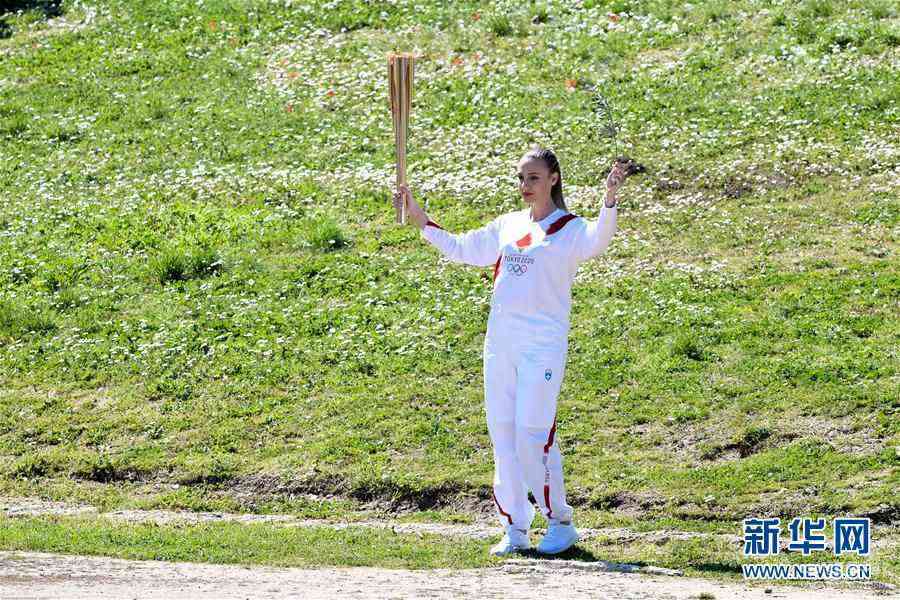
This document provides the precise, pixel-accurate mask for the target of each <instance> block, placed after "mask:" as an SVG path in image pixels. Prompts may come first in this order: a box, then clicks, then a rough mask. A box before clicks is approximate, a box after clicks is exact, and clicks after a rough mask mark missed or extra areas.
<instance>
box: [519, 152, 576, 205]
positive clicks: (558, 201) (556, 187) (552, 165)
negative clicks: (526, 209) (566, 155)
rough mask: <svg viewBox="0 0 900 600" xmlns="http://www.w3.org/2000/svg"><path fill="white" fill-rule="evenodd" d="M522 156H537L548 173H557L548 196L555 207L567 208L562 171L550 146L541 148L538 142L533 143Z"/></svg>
mask: <svg viewBox="0 0 900 600" xmlns="http://www.w3.org/2000/svg"><path fill="white" fill-rule="evenodd" d="M522 158H537V159H540V160H542V161H544V164H545V165H547V168H548V169H549V170H550V173H551V174H553V173H557V174H558V175H559V177H557V179H556V183H555V184H553V187H552V188H551V189H550V198H551V199H552V200H553V204H555V205H556V208H561V209H563V210H565V211H568V210H569V209H567V208H566V202H565V200H563V195H562V171H560V169H559V160H557V158H556V154H554V153H553V150H551V149H550V148H543V147H541V146H540V145H538V144H535V145H534V146H532V147H531V149H530V150H529V151H528V152H526V153H525V156H523V157H522Z"/></svg>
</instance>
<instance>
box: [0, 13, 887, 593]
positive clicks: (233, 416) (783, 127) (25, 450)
mask: <svg viewBox="0 0 900 600" xmlns="http://www.w3.org/2000/svg"><path fill="white" fill-rule="evenodd" d="M48 6H49V5H48ZM312 6H313V5H312V4H301V3H293V4H292V5H288V6H285V3H267V4H261V3H253V2H249V1H245V0H228V1H226V0H213V1H210V2H205V3H204V4H203V5H202V7H198V6H197V5H196V4H195V3H187V2H180V1H176V0H171V1H166V2H153V3H133V2H123V1H117V0H103V1H98V2H95V3H86V4H82V3H79V2H72V1H64V2H62V4H61V6H60V10H59V13H60V14H59V16H57V14H56V13H55V12H54V11H53V10H49V9H48V7H47V6H44V5H43V4H38V5H37V7H36V8H34V9H28V10H24V11H20V12H16V13H8V14H5V15H2V16H0V198H3V202H0V458H2V460H0V490H5V491H6V493H21V494H26V493H27V494H32V495H47V496H52V497H55V498H58V499H91V500H92V501H95V503H103V505H104V506H124V505H140V506H142V507H148V508H149V507H154V506H159V507H184V508H191V509H196V510H203V509H211V510H246V511H262V512H265V511H280V510H281V511H291V512H296V513H297V514H302V515H308V516H317V515H318V516H321V515H325V514H330V515H335V516H343V517H347V518H357V517H359V515H362V514H366V511H367V510H369V511H371V510H377V511H387V512H391V511H397V510H400V509H403V510H412V511H428V512H427V513H426V514H428V515H433V516H434V518H437V519H442V520H450V521H452V520H455V519H460V518H465V513H466V510H465V509H460V508H459V507H460V506H471V505H473V504H477V505H479V506H483V507H484V506H488V507H489V504H490V482H491V476H492V468H493V466H492V454H491V448H490V441H489V439H488V436H487V430H486V426H485V424H484V418H483V409H482V381H481V343H482V341H483V334H484V328H485V320H486V317H487V314H488V310H489V298H490V281H491V280H490V272H489V270H488V269H484V270H480V269H475V268H467V267H463V266H459V265H454V264H448V263H446V262H444V261H441V260H439V258H438V256H437V253H436V251H435V250H434V249H433V248H431V247H430V246H428V245H427V243H425V242H424V241H423V240H422V239H421V237H420V236H419V233H418V231H415V230H414V229H412V228H401V227H398V226H397V225H396V224H395V223H394V222H393V220H394V213H393V209H392V208H391V206H390V191H391V186H392V185H393V181H394V173H393V160H394V155H393V152H394V149H393V135H392V132H391V123H390V115H389V112H388V109H387V104H386V101H387V98H386V94H387V89H386V81H385V75H384V60H385V59H384V56H385V54H386V53H387V52H389V51H392V50H406V49H409V48H414V47H415V48H417V51H418V52H420V53H421V54H422V56H423V58H422V59H421V60H420V61H419V62H418V63H417V65H416V75H415V89H414V98H413V112H412V118H411V124H410V140H409V151H410V154H409V160H408V164H409V179H410V185H411V188H412V190H413V193H414V194H415V195H416V197H417V199H419V200H420V201H423V202H424V201H425V200H427V203H428V211H429V214H430V215H431V216H432V217H433V218H434V219H435V220H437V221H438V222H440V223H441V224H442V225H443V226H444V227H447V228H448V229H451V230H454V231H462V230H464V229H468V228H471V227H476V226H478V225H480V224H482V223H484V222H486V221H487V220H489V219H490V218H492V217H493V216H495V215H496V214H499V213H501V212H504V211H509V210H513V209H516V208H519V207H520V204H519V203H518V201H517V196H516V188H515V184H516V182H515V176H514V170H515V169H514V167H515V163H516V161H517V160H518V158H519V157H520V156H521V155H522V154H523V153H524V152H525V150H527V148H528V146H529V144H530V143H532V142H535V141H537V142H541V143H544V144H546V145H549V146H551V147H553V148H554V150H555V151H556V152H557V155H558V156H559V157H560V161H561V164H562V169H563V190H564V194H565V196H566V200H567V203H568V204H569V206H570V207H571V209H572V210H573V212H576V213H577V214H583V215H586V216H594V215H596V212H597V210H598V207H599V200H598V197H597V194H596V192H597V190H598V189H599V186H600V185H602V180H603V174H604V169H606V168H608V166H609V164H610V163H611V160H612V156H613V153H614V149H613V148H612V147H610V146H609V144H608V143H607V141H606V140H605V139H602V136H599V135H598V127H599V123H598V122H597V117H596V115H594V114H593V113H592V112H591V106H592V103H591V100H592V99H591V94H590V87H591V85H596V86H598V88H599V89H600V90H602V91H603V93H604V94H605V95H606V96H607V98H608V99H609V102H610V104H611V106H612V107H613V112H614V117H615V118H616V120H617V121H619V123H620V125H621V129H622V133H621V136H620V137H621V139H620V142H619V143H620V151H621V152H625V153H628V154H629V155H631V156H633V157H634V158H635V159H637V160H638V161H639V162H641V163H643V164H644V165H645V166H646V167H647V172H646V173H645V174H643V175H640V176H637V177H635V178H634V179H631V180H629V181H628V182H627V183H626V185H625V187H624V189H623V192H622V194H621V196H622V198H621V208H620V218H619V222H620V230H619V232H618V233H617V235H616V238H615V239H614V241H613V243H612V245H611V247H610V250H609V252H608V253H607V254H605V255H603V256H602V257H600V258H598V259H596V260H594V261H591V262H589V263H586V264H584V265H583V266H582V268H581V270H580V271H579V274H578V279H577V283H576V285H575V287H574V292H573V293H574V299H573V300H574V301H573V312H572V331H571V336H570V346H569V362H568V365H567V370H566V380H565V382H564V385H563V390H562V393H561V396H560V408H559V417H558V423H559V431H558V437H559V439H560V443H561V447H562V451H563V454H564V456H565V469H566V482H567V489H568V490H569V491H570V495H571V498H572V502H573V503H574V504H575V506H576V507H577V511H578V515H579V516H580V518H581V519H582V522H584V524H586V525H602V524H605V523H611V522H614V521H616V520H617V519H623V518H624V519H632V518H633V519H635V520H636V521H637V522H639V523H657V522H659V520H664V519H675V520H676V521H677V522H678V523H680V525H679V526H680V527H682V528H686V527H690V526H691V524H694V526H695V527H706V526H708V525H709V524H713V526H715V527H720V528H721V529H723V530H726V531H731V532H736V531H737V530H736V529H735V526H734V525H733V524H734V523H736V522H738V521H739V520H740V519H741V518H743V517H747V516H760V515H763V514H769V515H773V516H782V517H793V516H806V515H809V514H811V513H814V512H816V513H822V514H829V515H838V514H856V515H869V516H871V517H872V518H873V519H874V520H875V522H876V523H877V525H878V526H879V527H882V526H888V525H890V524H896V523H897V514H898V510H900V504H898V502H897V497H896V493H895V492H894V490H896V489H897V487H898V485H900V474H898V464H900V418H898V410H900V400H898V399H900V383H898V381H900V380H898V377H900V374H898V370H897V365H898V364H900V361H898V360H897V347H898V345H897V340H898V337H900V319H898V314H900V310H898V308H900V271H898V266H897V265H898V261H897V256H898V245H897V234H898V227H900V202H898V197H900V194H898V192H900V188H898V180H897V169H898V167H900V163H898V157H900V147H898V144H897V141H896V140H897V139H898V136H897V132H898V127H900V109H898V105H900V96H898V92H897V90H898V89H900V76H898V73H900V71H898V69H897V68H896V66H897V64H898V61H900V44H898V40H900V30H898V26H900V25H898V24H900V21H898V19H900V12H898V9H897V8H896V7H895V6H894V5H893V4H892V3H890V2H882V1H874V0H873V1H865V0H853V1H851V2H844V3H838V2H829V1H825V0H816V1H810V2H800V3H798V4H796V5H790V6H788V5H784V4H777V3H774V2H767V1H765V0H754V1H751V0H743V1H741V2H727V3H726V2H709V3H702V4H700V5H694V6H693V7H689V6H688V5H685V4H682V3H677V2H672V1H668V0H658V1H654V2H649V3H634V2H627V1H619V0H615V1H604V0H596V1H594V0H591V1H586V2H583V3H582V4H581V7H578V6H576V5H574V4H563V3H559V2H545V3H544V2H542V3H540V4H539V5H534V6H530V5H529V6H523V5H519V4H515V3H500V4H497V3H490V4H487V3H478V2H455V3H450V4H447V3H440V2H427V3H421V2H419V3H416V6H415V8H416V10H415V11H414V10H413V8H414V7H413V5H412V3H402V2H401V3H395V4H390V5H381V4H377V5H376V4H371V3H364V2H357V1H349V0H348V1H342V2H338V3H337V4H336V5H335V7H334V9H333V10H329V11H317V10H312ZM608 13H616V14H618V15H619V20H618V21H614V20H613V19H611V18H610V17H609V16H607V15H608ZM747 14H750V15H757V16H758V18H753V19H750V18H747V17H746V15H747ZM460 22H462V23H463V25H462V26H460ZM401 29H402V31H403V33H402V35H398V33H397V31H398V30H401ZM316 31H319V32H322V31H329V32H330V33H328V34H326V35H319V34H318V33H316ZM398 40H402V42H401V41H398ZM573 81H574V82H575V83H574V85H573V84H572V82H573ZM261 476H263V477H262V478H261ZM263 481H268V482H270V483H267V484H265V485H264V483H263ZM153 483H159V484H161V485H163V486H171V485H176V484H177V485H179V486H181V487H179V488H177V489H175V488H164V491H159V490H157V491H155V492H152V493H151V492H149V491H148V490H150V489H151V484H153ZM301 497H302V498H303V499H299V498H301ZM373 503H374V504H373ZM366 506H368V507H369V508H365V507H366ZM373 506H374V507H375V508H374V509H373V508H372V507H373ZM412 518H416V517H412ZM885 568H886V569H887V570H888V571H890V570H891V569H894V571H892V572H893V573H894V576H895V577H896V573H897V571H896V565H895V564H886V567H885Z"/></svg>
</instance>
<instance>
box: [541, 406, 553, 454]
mask: <svg viewBox="0 0 900 600" xmlns="http://www.w3.org/2000/svg"><path fill="white" fill-rule="evenodd" d="M555 433H556V416H555V415H554V417H553V427H551V428H550V436H549V437H548V438H547V443H546V444H544V454H547V453H548V452H550V446H552V445H553V435H554V434H555Z"/></svg>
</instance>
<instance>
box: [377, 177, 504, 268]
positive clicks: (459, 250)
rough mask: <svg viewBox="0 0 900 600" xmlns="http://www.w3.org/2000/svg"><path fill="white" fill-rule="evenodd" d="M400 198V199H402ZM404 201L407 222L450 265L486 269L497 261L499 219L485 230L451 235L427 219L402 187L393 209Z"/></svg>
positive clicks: (409, 193) (395, 194) (410, 194)
mask: <svg viewBox="0 0 900 600" xmlns="http://www.w3.org/2000/svg"><path fill="white" fill-rule="evenodd" d="M401 196H402V198H401ZM403 200H405V201H406V207H407V212H408V213H409V217H410V220H411V221H412V222H413V223H415V224H416V226H418V227H419V229H420V230H421V232H422V237H424V238H425V239H426V240H428V241H429V242H430V243H431V244H432V245H433V246H435V247H436V248H437V249H438V250H440V252H441V254H443V255H444V256H446V257H447V258H448V259H450V260H452V261H453V262H458V263H464V264H467V265H474V266H476V267H487V266H490V265H492V264H494V263H495V262H496V261H497V254H498V252H499V246H500V243H499V240H500V217H497V218H496V219H494V220H493V221H491V222H490V223H488V224H487V225H485V226H484V227H480V228H478V229H473V230H471V231H467V232H466V233H450V232H449V231H446V230H444V228H443V227H441V226H440V225H438V224H437V223H435V222H434V221H432V220H431V219H429V218H428V215H427V214H425V211H424V210H422V207H420V206H419V205H418V204H417V203H416V201H415V200H413V198H412V193H411V192H410V191H409V188H408V187H407V186H405V185H404V186H401V188H400V191H399V192H395V193H394V206H399V202H401V201H403Z"/></svg>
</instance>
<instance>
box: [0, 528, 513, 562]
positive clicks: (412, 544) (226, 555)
mask: <svg viewBox="0 0 900 600" xmlns="http://www.w3.org/2000/svg"><path fill="white" fill-rule="evenodd" d="M0 525H2V527H0V545H2V547H3V548H4V549H6V550H23V551H41V552H58V553H63V554H83V555H103V556H115V557H119V558H129V559H140V560H167V561H194V562H197V561H201V562H209V563H219V564H264V565H272V566H280V567H314V566H343V567H351V566H384V567H386V568H395V569H400V568H404V569H426V568H428V569H433V568H447V567H462V568H467V567H468V568H472V567H484V566H489V565H492V564H499V562H500V560H499V559H497V558H494V557H492V556H491V555H490V554H488V553H487V552H486V551H483V550H484V549H483V548H482V546H484V543H482V542H476V541H473V540H467V539H464V538H460V539H455V540H454V543H452V544H448V543H446V541H447V540H446V538H445V537H443V536H437V535H430V534H423V535H421V536H420V535H414V534H398V533H394V532H392V531H391V530H389V529H388V530H381V529H373V528H364V527H349V528H346V529H340V530H336V529H331V528H328V527H279V526H274V525H267V524H253V525H237V526H235V525H234V524H225V523H211V524H202V525H191V526H189V527H185V526H183V525H155V524H122V523H115V522H111V521H107V520H104V519H84V518H52V519H30V518H29V519H6V518H0ZM495 541H496V540H495Z"/></svg>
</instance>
